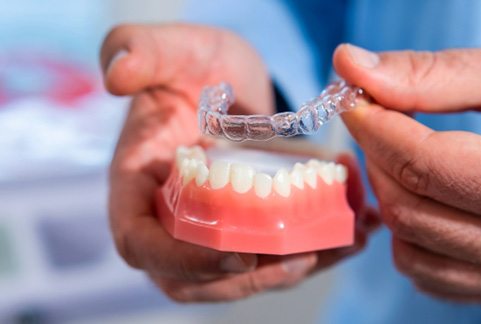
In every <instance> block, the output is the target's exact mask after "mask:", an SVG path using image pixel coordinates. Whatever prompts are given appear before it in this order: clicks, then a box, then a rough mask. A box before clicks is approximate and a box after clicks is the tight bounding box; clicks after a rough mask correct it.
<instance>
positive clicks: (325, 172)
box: [319, 162, 335, 185]
mask: <svg viewBox="0 0 481 324" xmlns="http://www.w3.org/2000/svg"><path fill="white" fill-rule="evenodd" d="M319 175H320V176H321V178H322V180H324V182H325V183H327V184H328V185H331V184H332V183H333V181H334V177H335V164H334V163H332V162H330V163H327V164H326V165H324V166H322V167H321V168H320V169H319Z"/></svg>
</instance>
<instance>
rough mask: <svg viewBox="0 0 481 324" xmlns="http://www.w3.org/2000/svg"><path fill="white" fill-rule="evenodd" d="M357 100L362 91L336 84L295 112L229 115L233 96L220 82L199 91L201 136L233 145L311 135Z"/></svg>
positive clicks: (230, 89) (339, 83)
mask: <svg viewBox="0 0 481 324" xmlns="http://www.w3.org/2000/svg"><path fill="white" fill-rule="evenodd" d="M358 99H367V96H366V94H365V93H364V91H363V90H362V89H361V88H359V87H355V86H351V85H348V84H347V83H346V82H345V81H337V82H334V83H332V84H330V85H329V86H328V87H327V88H326V89H325V90H324V91H323V92H322V93H321V94H320V95H319V96H318V97H316V98H314V99H312V100H310V101H307V102H306V103H304V104H303V105H302V106H301V107H300V109H299V111H298V112H297V113H293V112H283V113H278V114H275V115H273V116H262V115H251V116H247V115H228V114H227V112H228V110H229V107H230V106H231V105H232V104H233V103H234V94H233V91H232V88H231V86H230V85H229V84H227V83H220V84H219V85H216V86H212V87H206V88H205V89H204V90H203V91H202V94H201V97H200V101H199V109H198V118H199V127H200V130H201V132H202V133H203V134H206V135H213V136H218V137H219V136H223V137H225V138H227V139H229V140H231V141H235V142H241V141H244V140H256V141H265V140H268V139H271V138H273V137H291V136H295V135H299V134H313V133H315V132H317V131H318V130H319V128H320V127H321V126H322V125H323V124H325V123H327V122H328V121H329V120H331V119H332V118H333V117H335V116H336V115H338V114H340V113H342V112H344V111H348V110H351V109H353V108H354V107H355V106H356V103H357V101H358Z"/></svg>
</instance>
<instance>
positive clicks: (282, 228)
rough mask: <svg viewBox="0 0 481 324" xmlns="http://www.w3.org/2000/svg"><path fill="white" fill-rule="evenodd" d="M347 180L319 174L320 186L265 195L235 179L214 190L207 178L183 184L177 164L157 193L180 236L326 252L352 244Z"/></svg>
mask: <svg viewBox="0 0 481 324" xmlns="http://www.w3.org/2000/svg"><path fill="white" fill-rule="evenodd" d="M290 159H292V157H290ZM258 163H259V161H258ZM345 183H346V182H338V181H332V182H331V183H330V184H328V183H326V182H324V181H323V180H322V179H321V177H319V176H317V185H316V187H315V188H312V187H310V186H308V185H306V186H304V187H303V189H299V188H297V187H295V186H291V191H290V195H289V196H288V197H284V196H281V195H279V194H278V193H277V192H275V191H272V192H271V193H270V195H268V196H267V197H264V198H261V197H259V196H258V195H256V193H255V191H254V189H251V190H249V191H248V192H246V193H242V194H240V193H238V192H235V190H233V188H232V185H231V184H230V183H229V184H227V185H226V186H225V187H223V188H221V189H212V188H211V186H210V185H209V182H208V181H207V182H205V183H204V184H202V185H201V186H199V185H197V184H196V183H195V181H194V180H192V181H190V182H188V183H184V182H183V180H182V177H181V176H180V173H179V170H178V169H177V166H176V165H174V166H173V168H172V172H171V174H170V176H169V178H168V180H167V182H166V183H165V184H164V186H163V187H162V188H160V189H159V190H158V192H157V209H158V215H159V217H160V220H161V223H162V224H163V226H164V227H165V228H166V229H167V231H168V232H169V233H170V234H171V235H172V236H173V237H175V238H176V239H179V240H183V241H187V242H190V243H194V244H198V245H202V246H206V247H210V248H213V249H217V250H221V251H235V252H246V253H262V254H278V255H283V254H291V253H299V252H306V251H312V250H323V249H329V248H335V247H340V246H347V245H350V244H352V243H353V239H354V214H353V212H352V210H351V209H350V207H349V205H348V203H347V200H346V184H345Z"/></svg>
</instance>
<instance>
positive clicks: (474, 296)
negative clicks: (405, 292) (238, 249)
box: [334, 45, 481, 303]
mask: <svg viewBox="0 0 481 324" xmlns="http://www.w3.org/2000/svg"><path fill="white" fill-rule="evenodd" d="M366 55H367V57H368V58H370V59H369V60H368V61H367V62H366V60H362V57H364V58H365V57H366ZM366 63H367V64H366ZM334 65H335V68H336V70H337V72H338V73H339V75H340V76H341V77H343V78H345V79H346V80H347V81H349V82H352V83H354V84H356V85H359V86H361V87H363V88H364V89H366V91H367V92H368V93H369V94H371V95H372V97H373V99H374V101H375V102H376V103H377V104H372V105H366V106H363V107H359V108H357V109H356V110H354V111H352V112H349V113H346V114H344V115H343V119H344V122H345V123H346V125H347V127H348V128H349V131H350V132H351V134H352V136H353V137H354V138H355V139H356V141H357V142H358V143H359V145H360V146H361V148H362V149H363V151H364V153H365V155H366V158H367V161H368V163H367V165H368V173H369V178H370V182H371V185H372V187H373V189H374V192H375V194H376V196H377V198H378V201H379V206H380V211H381V216H382V219H383V221H384V223H386V224H387V226H388V227H389V228H390V230H391V231H392V236H393V240H392V249H393V256H394V263H395V264H396V266H397V268H398V269H399V271H400V272H401V273H403V274H405V275H406V276H407V277H408V278H409V279H410V280H411V281H412V282H413V284H414V285H415V286H416V287H418V288H419V289H420V290H421V291H423V292H426V293H427V294H430V295H433V296H436V297H440V298H445V299H449V300H455V301H459V302H475V303H479V302H480V301H481V190H480V188H481V171H480V168H479V162H480V161H481V136H480V135H478V134H474V133H469V132H460V131H449V132H436V131H433V130H432V129H430V128H428V127H426V126H424V125H422V124H420V123H418V122H416V121H415V120H413V119H412V118H410V117H409V116H408V115H410V114H412V113H415V112H426V113H451V112H461V111H467V110H479V107H481V92H480V91H479V87H480V86H481V74H480V71H481V50H477V49H462V50H449V51H442V52H411V51H403V52H385V53H378V54H377V58H376V54H366V53H364V55H361V56H359V50H358V49H356V48H355V47H352V46H351V45H341V46H340V47H338V49H337V50H336V52H335V54H334ZM384 107H389V109H386V108H384Z"/></svg>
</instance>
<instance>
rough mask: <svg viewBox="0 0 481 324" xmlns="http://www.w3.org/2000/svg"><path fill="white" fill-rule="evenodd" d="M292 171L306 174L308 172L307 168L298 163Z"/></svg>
mask: <svg viewBox="0 0 481 324" xmlns="http://www.w3.org/2000/svg"><path fill="white" fill-rule="evenodd" d="M292 170H294V171H301V172H304V171H305V170H306V166H305V165H304V164H302V163H299V162H297V163H296V164H294V167H293V168H292Z"/></svg>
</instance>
